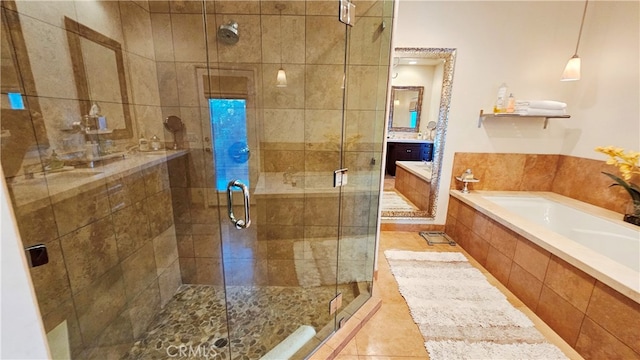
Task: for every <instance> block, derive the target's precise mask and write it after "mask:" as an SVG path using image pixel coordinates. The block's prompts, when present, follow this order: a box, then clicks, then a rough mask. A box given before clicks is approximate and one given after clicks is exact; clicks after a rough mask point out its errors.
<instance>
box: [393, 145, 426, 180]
mask: <svg viewBox="0 0 640 360" xmlns="http://www.w3.org/2000/svg"><path fill="white" fill-rule="evenodd" d="M432 160H433V140H421V139H387V167H386V171H387V174H389V175H391V176H396V161H432Z"/></svg>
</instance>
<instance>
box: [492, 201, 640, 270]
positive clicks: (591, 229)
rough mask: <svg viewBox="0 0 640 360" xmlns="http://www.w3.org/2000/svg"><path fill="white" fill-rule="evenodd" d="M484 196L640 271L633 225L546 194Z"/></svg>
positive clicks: (638, 245) (635, 232)
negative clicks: (621, 222) (629, 226)
mask: <svg viewBox="0 0 640 360" xmlns="http://www.w3.org/2000/svg"><path fill="white" fill-rule="evenodd" d="M485 198H486V199H489V200H490V201H492V202H494V203H496V204H498V205H500V206H502V207H504V208H505V209H507V210H509V211H512V212H514V213H515V214H517V215H519V216H522V217H524V218H525V219H527V220H530V221H532V222H534V223H536V224H538V225H542V226H544V227H546V228H549V229H550V230H553V231H554V232H556V233H558V234H560V235H562V236H565V237H567V238H569V239H571V240H574V241H576V242H578V243H579V244H582V245H584V246H586V247H588V248H590V249H592V250H594V251H596V252H599V253H600V254H602V255H604V256H606V257H608V258H610V259H612V260H614V261H617V262H619V263H621V264H622V265H624V266H627V267H629V268H631V269H633V270H635V271H638V272H640V241H639V239H638V231H634V229H629V228H626V227H624V226H620V225H619V224H616V223H614V222H611V221H609V220H605V219H603V218H601V217H598V216H595V215H592V214H589V213H586V212H584V211H580V210H577V209H575V208H572V207H570V206H567V205H565V204H561V203H559V202H556V201H552V200H549V199H546V198H541V197H526V196H485ZM639 281H640V279H639Z"/></svg>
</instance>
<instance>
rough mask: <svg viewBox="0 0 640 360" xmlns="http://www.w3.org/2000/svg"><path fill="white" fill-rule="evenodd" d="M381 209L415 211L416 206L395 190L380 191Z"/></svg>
mask: <svg viewBox="0 0 640 360" xmlns="http://www.w3.org/2000/svg"><path fill="white" fill-rule="evenodd" d="M380 207H381V209H382V211H415V210H418V208H417V207H416V206H415V205H413V204H412V203H410V202H409V201H408V200H407V199H405V198H404V197H403V196H401V195H399V194H398V193H397V192H395V191H384V192H383V193H382V203H381V204H380Z"/></svg>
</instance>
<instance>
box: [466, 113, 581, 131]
mask: <svg viewBox="0 0 640 360" xmlns="http://www.w3.org/2000/svg"><path fill="white" fill-rule="evenodd" d="M570 117H571V115H555V116H545V115H520V114H515V113H505V114H494V113H486V114H485V113H484V110H480V115H479V116H478V128H480V127H481V126H482V123H483V122H484V120H485V119H486V118H542V119H544V126H543V129H546V128H547V125H548V124H549V119H568V118H570Z"/></svg>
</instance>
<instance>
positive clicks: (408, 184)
mask: <svg viewBox="0 0 640 360" xmlns="http://www.w3.org/2000/svg"><path fill="white" fill-rule="evenodd" d="M396 190H398V192H400V193H401V194H402V195H404V196H406V197H407V198H408V199H409V200H411V202H412V203H413V204H415V205H416V206H417V207H418V209H420V210H427V209H428V208H429V193H430V192H431V184H430V183H428V182H426V181H424V180H423V179H422V178H420V177H418V176H416V175H414V174H413V173H411V172H409V171H407V170H405V169H404V168H403V167H400V166H398V167H396Z"/></svg>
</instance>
